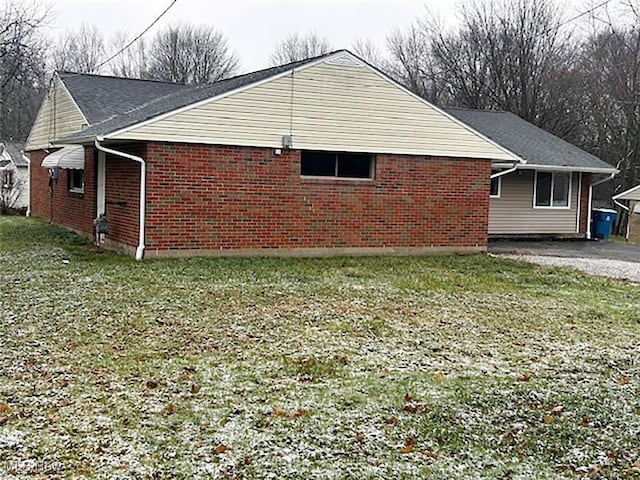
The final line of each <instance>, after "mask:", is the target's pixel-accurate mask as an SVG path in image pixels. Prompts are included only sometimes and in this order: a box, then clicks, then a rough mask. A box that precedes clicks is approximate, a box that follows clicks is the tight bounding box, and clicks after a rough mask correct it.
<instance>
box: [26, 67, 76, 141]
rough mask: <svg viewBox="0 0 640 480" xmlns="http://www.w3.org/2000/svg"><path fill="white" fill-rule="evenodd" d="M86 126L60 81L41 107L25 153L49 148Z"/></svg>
mask: <svg viewBox="0 0 640 480" xmlns="http://www.w3.org/2000/svg"><path fill="white" fill-rule="evenodd" d="M84 126H86V120H85V118H84V116H83V115H82V113H81V112H80V110H79V109H78V107H77V106H76V104H75V102H74V101H73V99H72V98H71V96H70V95H69V93H68V92H67V89H66V88H64V86H63V85H62V82H61V81H60V80H59V79H58V80H56V83H55V85H54V86H52V87H51V90H49V92H48V93H47V96H46V97H45V99H44V101H43V102H42V105H41V106H40V110H39V111H38V115H37V116H36V120H35V122H34V124H33V127H32V128H31V132H30V133H29V138H28V139H27V143H26V146H25V151H31V150H39V149H42V148H47V147H48V146H49V144H50V143H55V141H56V140H58V139H60V138H63V137H65V136H67V135H70V134H72V133H74V132H77V131H79V130H82V128H83V127H84Z"/></svg>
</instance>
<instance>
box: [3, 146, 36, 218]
mask: <svg viewBox="0 0 640 480" xmlns="http://www.w3.org/2000/svg"><path fill="white" fill-rule="evenodd" d="M23 148H24V145H22V144H20V143H15V142H0V210H2V212H1V213H8V212H22V213H25V212H26V211H27V209H28V206H29V159H28V158H27V157H26V156H25V154H24V152H23Z"/></svg>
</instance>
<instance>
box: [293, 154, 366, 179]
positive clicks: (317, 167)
mask: <svg viewBox="0 0 640 480" xmlns="http://www.w3.org/2000/svg"><path fill="white" fill-rule="evenodd" d="M373 171H374V161H373V155H370V154H368V153H345V152H311V151H302V153H301V155H300V174H301V175H303V176H308V177H338V178H373Z"/></svg>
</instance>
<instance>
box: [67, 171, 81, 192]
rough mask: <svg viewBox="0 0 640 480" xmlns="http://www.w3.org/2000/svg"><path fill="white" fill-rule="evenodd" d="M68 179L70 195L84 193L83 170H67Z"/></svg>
mask: <svg viewBox="0 0 640 480" xmlns="http://www.w3.org/2000/svg"><path fill="white" fill-rule="evenodd" d="M67 172H68V173H67V178H68V179H69V191H70V192H71V193H84V170H77V169H72V170H67Z"/></svg>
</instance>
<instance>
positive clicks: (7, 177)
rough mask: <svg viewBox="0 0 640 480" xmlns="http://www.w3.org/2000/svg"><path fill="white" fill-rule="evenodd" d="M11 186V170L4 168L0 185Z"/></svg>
mask: <svg viewBox="0 0 640 480" xmlns="http://www.w3.org/2000/svg"><path fill="white" fill-rule="evenodd" d="M12 186H13V171H12V170H5V171H4V172H2V187H3V188H11V187H12Z"/></svg>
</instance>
